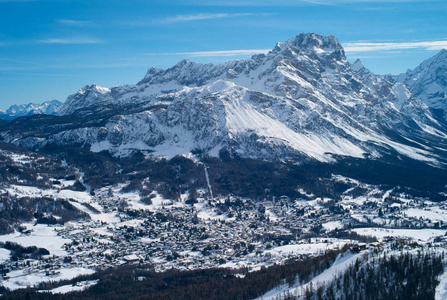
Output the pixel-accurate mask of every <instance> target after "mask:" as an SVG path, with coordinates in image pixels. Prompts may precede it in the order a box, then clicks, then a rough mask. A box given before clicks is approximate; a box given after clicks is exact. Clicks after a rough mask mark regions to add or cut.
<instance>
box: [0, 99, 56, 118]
mask: <svg viewBox="0 0 447 300" xmlns="http://www.w3.org/2000/svg"><path fill="white" fill-rule="evenodd" d="M62 105H63V103H62V102H60V101H58V100H52V101H46V102H44V103H42V104H36V103H28V104H22V105H12V106H11V107H9V108H8V109H7V110H6V111H1V110H0V118H3V119H6V120H12V119H15V118H18V117H23V116H31V115H56V114H58V113H59V110H60V109H61V107H62Z"/></svg>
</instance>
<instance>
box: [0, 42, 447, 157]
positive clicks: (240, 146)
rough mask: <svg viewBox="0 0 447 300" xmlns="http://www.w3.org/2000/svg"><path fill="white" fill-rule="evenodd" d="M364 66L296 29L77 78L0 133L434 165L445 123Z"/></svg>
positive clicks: (122, 148)
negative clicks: (217, 58)
mask: <svg viewBox="0 0 447 300" xmlns="http://www.w3.org/2000/svg"><path fill="white" fill-rule="evenodd" d="M364 69H366V68H364V67H363V69H362V66H360V65H359V64H358V63H357V65H356V64H354V65H353V66H351V65H350V64H349V62H348V61H347V59H346V57H345V54H344V50H343V48H342V46H341V45H340V44H339V42H338V40H337V39H336V38H335V37H333V36H328V37H324V36H321V35H317V34H313V33H310V34H300V35H298V36H296V37H295V38H292V39H289V40H288V41H286V42H285V43H282V44H281V43H278V44H277V45H276V46H275V48H274V49H273V50H272V51H270V52H269V53H268V54H267V55H262V54H260V55H255V56H253V57H252V58H251V59H249V60H242V61H241V60H235V61H230V62H227V63H225V64H220V65H213V64H197V63H193V62H190V61H188V60H183V61H181V62H179V63H178V64H177V65H175V66H174V67H172V68H170V69H167V70H161V69H155V68H151V69H149V70H148V72H147V74H146V76H145V77H144V79H143V80H141V81H140V82H139V83H137V84H136V85H124V86H119V87H113V88H111V89H110V90H109V89H105V88H101V87H99V86H97V85H91V86H85V87H84V88H82V89H81V90H80V91H79V92H78V93H76V94H74V95H71V96H69V97H68V98H67V101H66V103H65V104H64V106H63V107H62V109H61V110H60V112H59V117H50V118H47V117H44V118H42V117H40V118H39V117H35V118H32V119H30V120H20V121H19V122H13V123H11V124H10V125H9V126H8V127H6V128H4V129H3V130H2V133H1V136H2V138H3V139H4V140H5V141H8V142H14V143H15V144H18V145H23V146H27V147H30V148H34V149H39V148H42V147H45V146H46V145H60V146H64V145H73V144H75V145H83V146H86V147H90V149H91V150H92V151H95V152H99V151H103V150H107V151H110V152H111V153H113V154H115V155H118V156H120V155H121V156H122V155H124V156H126V155H129V154H130V153H132V152H133V151H134V150H136V149H137V150H142V151H146V153H152V155H155V156H168V157H172V156H174V155H179V154H181V155H190V154H191V153H195V154H202V155H203V154H205V155H211V156H218V155H219V152H220V151H221V150H222V149H224V150H227V151H229V152H230V153H232V154H233V155H238V156H242V157H250V158H255V159H262V160H273V161H274V160H288V159H291V160H294V161H303V160H308V159H311V160H312V159H315V160H318V161H332V160H333V159H334V155H342V156H352V157H376V158H377V157H381V156H382V155H384V154H390V153H391V154H392V153H394V154H395V155H404V156H408V157H411V158H414V159H417V160H422V161H426V162H429V163H431V164H436V163H439V162H440V161H443V160H444V158H443V157H444V151H445V150H442V149H445V148H446V147H447V145H444V144H445V143H446V142H445V141H446V137H447V136H446V134H445V132H446V131H445V128H444V127H443V125H442V124H440V123H439V122H438V121H437V120H436V119H435V116H434V115H433V114H432V112H431V111H430V109H429V107H428V106H427V105H426V104H425V103H424V102H422V101H420V100H419V99H418V98H417V97H414V96H412V94H411V93H410V91H409V90H408V89H407V87H406V85H405V84H403V83H400V82H396V80H394V79H393V78H391V77H380V76H376V75H374V74H372V73H370V72H369V73H368V72H366V71H365V70H364ZM24 124H26V126H25V127H26V128H28V129H27V131H25V132H24V131H23V127H24ZM30 128H32V130H30Z"/></svg>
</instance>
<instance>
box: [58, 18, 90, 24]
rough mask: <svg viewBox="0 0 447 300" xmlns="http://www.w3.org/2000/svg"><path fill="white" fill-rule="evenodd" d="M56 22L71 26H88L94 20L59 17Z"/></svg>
mask: <svg viewBox="0 0 447 300" xmlns="http://www.w3.org/2000/svg"><path fill="white" fill-rule="evenodd" d="M56 22H57V23H59V24H63V25H71V26H87V25H91V24H92V22H90V21H79V20H70V19H59V20H56Z"/></svg>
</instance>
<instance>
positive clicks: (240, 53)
mask: <svg viewBox="0 0 447 300" xmlns="http://www.w3.org/2000/svg"><path fill="white" fill-rule="evenodd" d="M269 51H271V49H247V50H223V51H199V52H175V53H146V54H145V55H151V56H157V55H174V56H191V57H223V56H251V55H255V54H261V53H263V54H266V53H268V52H269Z"/></svg>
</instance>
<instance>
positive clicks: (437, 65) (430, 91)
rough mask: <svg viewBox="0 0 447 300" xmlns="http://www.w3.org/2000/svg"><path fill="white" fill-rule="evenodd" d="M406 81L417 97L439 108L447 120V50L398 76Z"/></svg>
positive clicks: (399, 80) (401, 80)
mask: <svg viewBox="0 0 447 300" xmlns="http://www.w3.org/2000/svg"><path fill="white" fill-rule="evenodd" d="M396 79H397V81H398V82H402V83H404V84H405V85H406V86H407V87H408V89H409V90H410V91H411V92H412V94H413V95H414V96H415V97H418V98H419V99H421V100H422V101H423V102H424V103H426V104H427V105H428V106H429V107H430V108H432V109H435V110H438V111H439V112H440V113H441V117H442V118H443V121H444V122H445V121H446V120H447V51H446V50H445V49H443V50H441V52H439V53H438V54H437V55H435V56H433V57H432V58H429V59H427V60H425V61H424V62H422V63H421V64H420V65H419V66H418V67H416V68H415V69H414V70H408V71H407V72H406V73H404V74H401V75H399V76H397V77H396Z"/></svg>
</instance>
